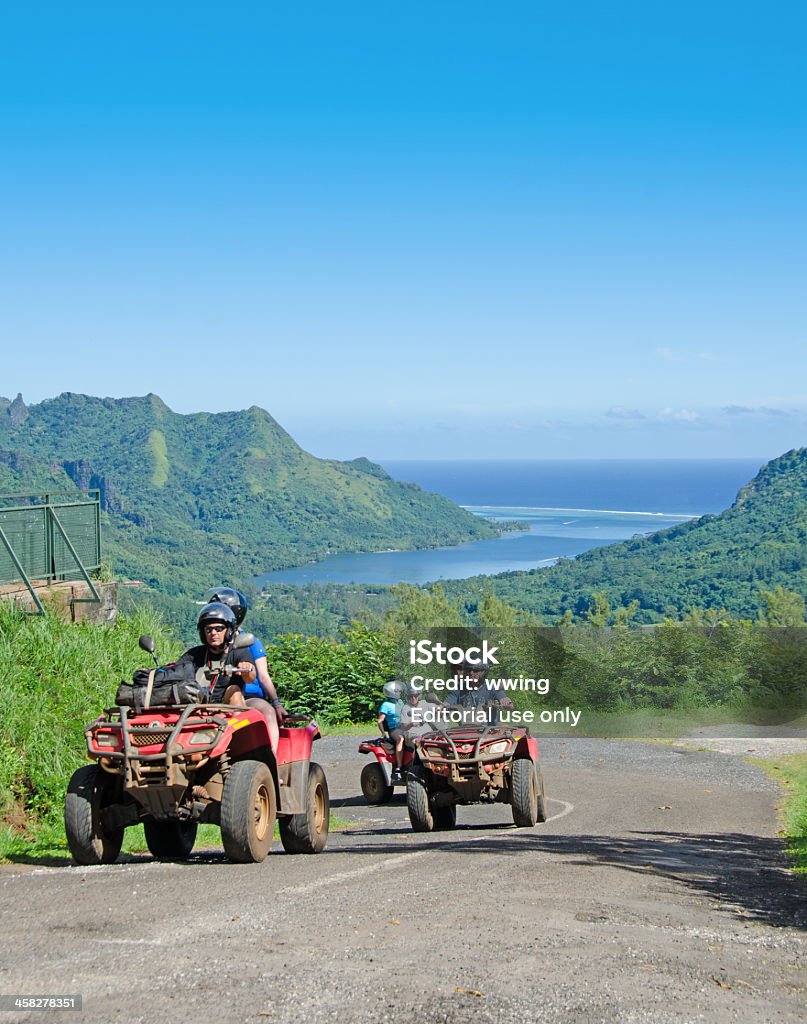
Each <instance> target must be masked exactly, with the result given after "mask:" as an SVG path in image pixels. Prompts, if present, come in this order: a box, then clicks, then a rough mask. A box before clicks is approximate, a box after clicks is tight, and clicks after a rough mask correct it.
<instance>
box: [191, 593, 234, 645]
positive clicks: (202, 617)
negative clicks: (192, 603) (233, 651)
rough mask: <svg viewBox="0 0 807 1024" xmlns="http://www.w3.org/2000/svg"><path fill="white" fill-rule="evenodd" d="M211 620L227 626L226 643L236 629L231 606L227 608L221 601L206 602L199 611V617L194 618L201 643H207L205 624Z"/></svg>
mask: <svg viewBox="0 0 807 1024" xmlns="http://www.w3.org/2000/svg"><path fill="white" fill-rule="evenodd" d="M212 622H220V623H221V624H222V625H224V626H226V627H227V633H226V639H225V641H224V642H225V643H227V644H228V643H229V642H230V641H231V640H232V638H233V637H234V636H235V631H236V629H238V622H237V621H236V618H235V613H234V612H233V610H232V608H228V607H227V605H226V604H224V603H223V602H222V601H211V602H210V604H206V605H205V606H204V608H203V609H202V610H201V611H200V612H199V618H198V619H197V620H196V629H197V630H198V632H199V639H200V640H201V641H202V643H203V644H207V640H206V639H205V626H209V625H210V624H211V623H212Z"/></svg>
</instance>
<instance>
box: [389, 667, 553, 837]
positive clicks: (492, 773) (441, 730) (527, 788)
mask: <svg viewBox="0 0 807 1024" xmlns="http://www.w3.org/2000/svg"><path fill="white" fill-rule="evenodd" d="M485 676H486V666H485V665H484V664H477V663H469V662H465V663H464V664H462V665H461V666H459V667H458V675H457V682H458V684H461V686H462V689H458V690H456V691H454V692H452V693H451V694H449V696H448V697H447V699H446V701H445V702H444V704H443V706H442V709H441V711H440V712H438V715H437V717H438V718H440V719H442V721H440V722H439V723H435V724H434V725H433V726H432V731H431V732H430V733H427V734H426V735H423V736H421V737H420V738H419V739H418V741H417V743H416V747H415V757H414V762H413V764H412V765H411V766H410V768H409V771H408V774H407V777H406V804H407V809H408V811H409V820H410V822H411V823H412V828H413V829H414V830H415V831H416V832H431V831H432V830H433V829H435V828H453V827H454V826H455V824H456V820H457V804H474V803H508V804H510V805H511V807H512V813H513V821H514V822H515V824H516V825H518V826H521V827H527V828H529V827H532V826H533V825H535V823H536V822H538V821H546V818H547V808H546V804H547V799H546V793H545V790H544V782H543V775H542V772H541V768H540V765H539V764H538V742H537V740H536V739H535V737H534V736H531V735H530V732H529V729H526V728H511V727H509V726H507V725H504V724H501V723H500V714H499V712H500V709H502V708H505V707H512V702H511V701H510V698H509V697H507V696H506V695H502V694H500V693H499V691H498V690H497V688H496V686H495V685H493V684H488V683H487V682H486V679H485ZM480 719H482V721H480Z"/></svg>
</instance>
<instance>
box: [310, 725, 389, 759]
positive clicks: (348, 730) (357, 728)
mask: <svg viewBox="0 0 807 1024" xmlns="http://www.w3.org/2000/svg"><path fill="white" fill-rule="evenodd" d="M318 724H319V731H320V732H321V733H322V735H323V737H325V736H377V735H378V725H377V724H376V721H375V719H373V721H372V722H340V723H339V724H338V725H337V724H331V723H330V722H319V723H318ZM314 760H316V758H315V759H314Z"/></svg>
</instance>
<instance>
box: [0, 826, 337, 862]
mask: <svg viewBox="0 0 807 1024" xmlns="http://www.w3.org/2000/svg"><path fill="white" fill-rule="evenodd" d="M355 824H356V823H355V822H354V821H351V820H350V819H348V818H343V817H341V816H340V815H338V814H331V823H330V831H331V832H342V831H344V830H345V829H346V828H352V827H353V826H354V825H355ZM274 841H275V843H279V842H280V828H279V826H278V825H277V824H275V839H274ZM279 849H280V847H278V846H273V851H274V852H277V851H278V850H279ZM202 850H221V831H220V829H219V827H218V826H217V825H200V826H199V831H198V832H197V834H196V843H195V844H194V851H195V852H197V853H198V852H201V851H202ZM121 854H122V855H124V856H125V855H127V854H128V855H130V856H139V855H141V854H146V855H147V856H148V855H149V849H148V846H147V844H146V837H145V834H144V832H143V826H142V825H135V826H132V827H131V828H127V829H126V832H125V834H124V838H123V846H122V847H121ZM0 862H11V863H15V864H36V865H37V866H39V867H67V865H69V864H70V863H72V858H71V856H70V851H69V850H68V848H67V840H66V839H65V836H64V829H63V828H62V827H61V826H59V825H57V824H50V825H41V826H40V827H39V828H37V829H36V831H35V832H34V833H33V834H30V833H29V834H23V835H20V834H16V833H15V832H14V831H13V829H11V828H9V827H8V826H6V825H2V826H0Z"/></svg>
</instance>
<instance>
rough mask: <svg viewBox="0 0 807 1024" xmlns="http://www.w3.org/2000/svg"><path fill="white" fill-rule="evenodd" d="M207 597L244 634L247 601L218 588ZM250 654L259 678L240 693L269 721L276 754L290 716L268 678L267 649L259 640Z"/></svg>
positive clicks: (228, 588)
mask: <svg viewBox="0 0 807 1024" xmlns="http://www.w3.org/2000/svg"><path fill="white" fill-rule="evenodd" d="M205 596H206V599H207V601H218V602H220V603H221V604H226V605H227V607H228V608H230V610H231V611H232V612H233V614H234V615H235V621H236V623H237V625H238V626H239V630H238V632H239V633H240V632H242V630H241V629H240V626H241V624H242V623H243V621H244V618H245V617H246V614H247V610H248V605H247V599H246V597H245V596H244V595H243V594H242V593H241V591H240V590H234V589H233V588H232V587H219V588H218V589H215V590H210V591H208V593H207V594H206V595H205ZM249 653H250V655H251V656H252V660H253V661H254V662H255V671H256V672H257V673H258V678H257V679H255V680H253V682H251V683H244V686H243V689H242V691H241V692H242V693H243V695H244V699H245V700H246V702H247V707H249V708H255V709H256V710H258V711H260V712H261V714H262V715H263V717H264V718H265V719H266V724H267V725H268V726H269V740H270V743H271V745H272V750H277V741H278V736H279V732H278V726H279V725H282V724H283V720H284V719H285V718H286V715H287V714H288V712H287V711H286V709H285V708H284V707H283V703H282V702H281V700H280V698H279V697H278V695H277V690H276V689H275V684H274V683H273V682H272V677H271V676H270V675H269V666H268V662H267V659H266V648H265V647H264V646H263V644H262V643H261V642H260V640H258V639H257V638H256V639H255V642H254V643H253V644H252V646H251V647H250V648H249Z"/></svg>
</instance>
